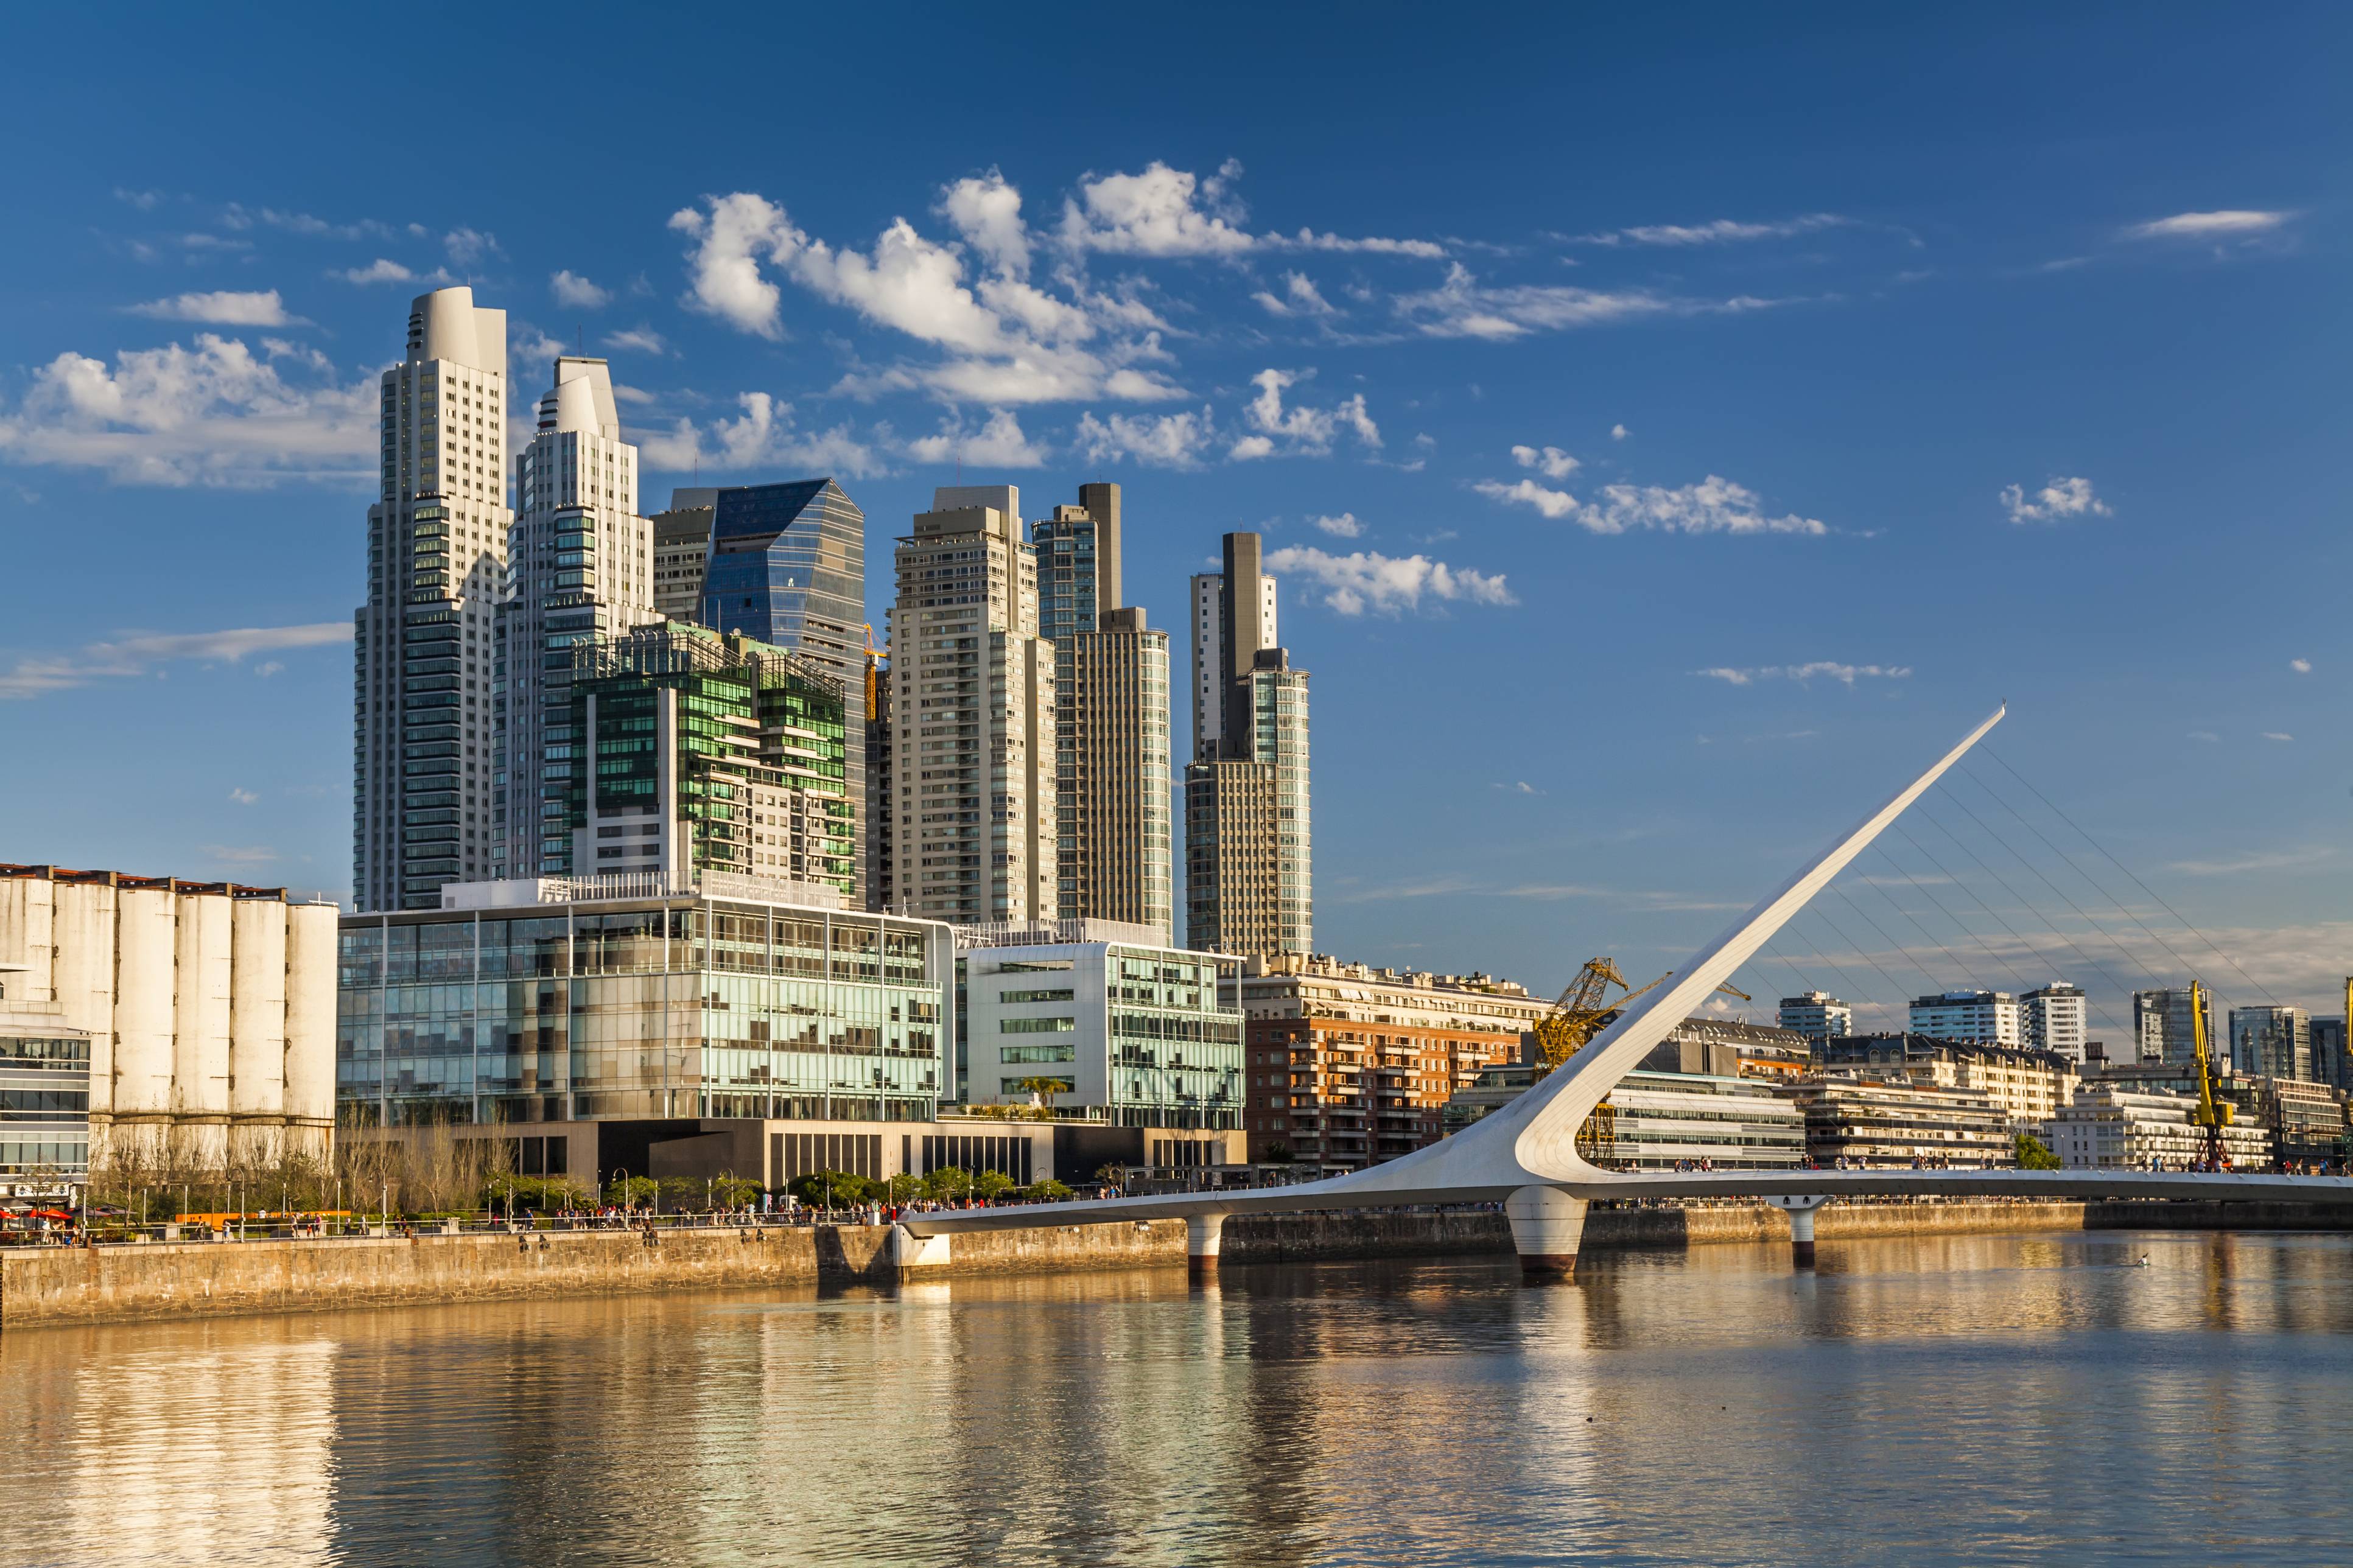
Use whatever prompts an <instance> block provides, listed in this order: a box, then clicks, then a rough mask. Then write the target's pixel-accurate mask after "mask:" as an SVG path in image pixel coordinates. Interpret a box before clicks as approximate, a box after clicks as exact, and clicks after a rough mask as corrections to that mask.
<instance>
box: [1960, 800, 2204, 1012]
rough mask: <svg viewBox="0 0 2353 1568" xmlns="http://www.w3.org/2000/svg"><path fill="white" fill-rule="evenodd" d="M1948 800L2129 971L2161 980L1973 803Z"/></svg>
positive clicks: (2054, 928)
mask: <svg viewBox="0 0 2353 1568" xmlns="http://www.w3.org/2000/svg"><path fill="white" fill-rule="evenodd" d="M1979 787H1980V788H1982V787H1983V784H1982V781H1980V784H1979ZM1988 793H1990V792H1988ZM1945 798H1946V799H1947V800H1949V801H1951V802H1952V803H1953V804H1954V805H1957V806H1959V807H1960V808H1961V813H1962V815H1963V816H1967V817H1968V819H1969V820H1970V821H1971V822H1974V823H1976V824H1977V825H1978V827H1979V828H1981V829H1983V830H1984V833H1985V835H1986V837H1989V838H1990V839H1992V840H1993V841H1994V842H1995V843H1996V844H1999V845H2000V846H2001V847H2003V848H2004V849H2007V850H2009V851H2010V857H2011V858H2013V859H2015V860H2016V861H2017V862H2018V863H2019V864H2020V865H2021V866H2023V867H2025V868H2027V869H2028V870H2030V871H2031V872H2033V873H2034V875H2035V878H2036V879H2037V880H2039V881H2040V882H2042V885H2043V886H2044V887H2046V888H2048V889H2051V890H2052V892H2054V893H2056V894H2058V895H2059V898H2060V900H2061V901H2062V902H2063V903H2064V904H2065V905H2066V906H2067V907H2068V908H2069V909H2071V910H2074V911H2075V913H2076V914H2077V916H2079V917H2080V918H2081V919H2082V920H2083V921H2084V924H2085V925H2088V926H2090V927H2091V928H2092V929H2093V930H2094V931H2098V932H2099V933H2100V935H2101V936H2103V937H2104V938H2105V939H2106V940H2107V943H2108V945H2109V946H2110V947H2113V948H2115V949H2116V955H2117V956H2118V957H2120V958H2122V959H2123V960H2124V961H2125V967H2126V969H2127V970H2130V971H2131V972H2133V973H2137V974H2143V975H2147V976H2148V977H2149V978H2151V979H2156V978H2158V976H2157V974H2156V972H2155V971H2153V970H2151V969H2150V968H2149V966H2148V965H2147V963H2143V962H2142V961H2141V960H2139V959H2137V958H2135V957H2134V956H2133V955H2132V953H2131V952H2128V951H2127V950H2126V947H2125V944H2124V943H2123V942H2118V941H2117V940H2116V933H2115V932H2113V931H2110V930H2108V928H2107V927H2105V926H2104V925H2102V924H2101V923H2100V922H2099V921H2096V920H2094V918H2093V917H2092V916H2091V914H2090V913H2089V912H2088V911H2086V910H2084V906H2083V905H2081V904H2079V903H2077V902H2076V901H2075V900H2073V899H2071V898H2069V897H2068V896H2067V894H2066V891H2065V890H2064V889H2062V888H2061V887H2060V886H2059V884H2058V883H2056V882H2054V881H2052V879H2050V878H2049V877H2047V876H2045V875H2043V871H2042V867H2040V866H2037V865H2036V864H2035V863H2034V862H2033V861H2032V860H2031V859H2029V858H2027V857H2026V856H2024V855H2022V854H2021V853H2020V852H2019V848H2018V846H2016V845H2014V844H2012V843H2011V842H2010V840H2009V839H2007V838H2004V837H2002V836H2001V835H2000V834H1999V833H1996V832H1995V831H1994V830H1993V828H1992V827H1991V826H1989V824H1988V823H1987V822H1986V819H1985V818H1984V817H1982V816H1978V814H1977V813H1976V812H1975V811H1972V810H1970V809H1969V803H1968V801H1965V800H1963V799H1962V798H1961V797H1960V796H1959V795H1957V794H1955V793H1954V792H1952V791H1951V790H1949V789H1948V790H1947V791H1946V792H1945ZM1995 798H1996V799H2000V796H1996V797H1995ZM2030 907H2031V906H2030ZM2052 929H2053V930H2056V929H2057V928H2056V927H2055V926H2054V927H2053V928H2052Z"/></svg>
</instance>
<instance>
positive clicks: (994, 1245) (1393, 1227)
mask: <svg viewBox="0 0 2353 1568" xmlns="http://www.w3.org/2000/svg"><path fill="white" fill-rule="evenodd" d="M969 1212H977V1213H986V1212H990V1211H985V1210H984V1211H969ZM1005 1212H1011V1211H1005ZM1811 1217H1814V1219H1815V1225H1816V1234H1817V1235H1818V1237H1820V1239H1821V1240H1822V1241H1825V1242H1829V1243H1831V1244H1833V1245H1836V1244H1838V1243H1841V1242H1844V1241H1854V1240H1862V1239H1869V1238H1884V1237H1938V1236H1965V1235H1995V1234H2011V1233H2031V1232H2046V1233H2047V1232H2070V1231H2087V1230H2089V1231H2102V1230H2121V1229H2159V1230H2242V1231H2259V1230H2340V1229H2353V1209H2348V1208H2343V1207H2337V1206H2321V1207H2316V1206H2313V1205H2299V1204H2280V1203H2238V1204H2217V1203H2196V1202H2185V1203H2150V1202H2123V1203H2091V1204H2085V1203H2081V1202H2063V1201H2010V1202H1986V1201H1977V1202H1969V1201H1961V1202H1916V1203H1848V1204H1836V1205H1830V1206H1828V1207H1825V1208H1824V1209H1822V1210H1821V1211H1820V1214H1819V1215H1817V1216H1811ZM655 1235H656V1241H655V1243H654V1244H653V1245H649V1244H648V1242H647V1241H646V1238H645V1236H644V1234H643V1233H641V1232H636V1231H624V1230H611V1229H580V1230H537V1231H532V1232H528V1233H522V1234H510V1233H507V1232H505V1231H503V1230H495V1229H494V1230H488V1231H469V1232H462V1233H459V1234H442V1233H440V1232H438V1231H427V1232H423V1233H420V1234H417V1235H416V1236H413V1237H407V1236H401V1235H397V1234H396V1235H391V1236H364V1237H306V1238H301V1239H273V1240H261V1241H245V1242H218V1241H216V1242H157V1243H146V1244H121V1243H116V1244H103V1245H100V1246H97V1247H11V1248H7V1249H5V1250H0V1331H26V1330H31V1329H37V1328H41V1327H46V1326H53V1325H57V1324H63V1323H103V1322H130V1321H141V1320H150V1319H157V1318H185V1317H214V1316H238V1315H249V1314H255V1313H272V1312H304V1311H324V1310H345V1309H350V1308H361V1307H397V1306H416V1305H430V1304H433V1303H437V1302H448V1301H464V1300H500V1299H531V1300H572V1299H578V1298H584V1297H590V1296H602V1295H635V1294H660V1293H668V1292H680V1291H698V1290H714V1289H722V1290H746V1291H761V1292H766V1293H768V1294H770V1295H774V1294H776V1293H777V1292H780V1291H789V1290H794V1289H805V1288H808V1287H813V1286H820V1285H823V1286H832V1287H840V1286H851V1285H894V1284H898V1283H902V1282H906V1281H913V1280H921V1279H949V1278H957V1279H961V1278H969V1277H976V1276H987V1275H1005V1274H1059V1273H1081V1272H1087V1271H1091V1270H1099V1269H1118V1268H1162V1267H1170V1266H1175V1265H1179V1264H1183V1263H1185V1262H1186V1260H1187V1226H1185V1224H1184V1223H1183V1222H1182V1221H1181V1220H1177V1219H1159V1220H1149V1221H1142V1222H1138V1221H1134V1220H1132V1219H1121V1220H1118V1221H1116V1222H1106V1223H1096V1224H1084V1225H1076V1224H1063V1225H1058V1226H1038V1225H1035V1224H1032V1225H1029V1226H1020V1227H1018V1228H1009V1229H1003V1230H997V1231H989V1232H978V1233H970V1234H966V1235H965V1236H963V1237H959V1238H958V1241H957V1243H956V1245H955V1250H954V1251H953V1253H952V1254H951V1255H950V1257H949V1258H947V1260H945V1261H944V1263H938V1264H935V1265H933V1266H929V1267H923V1268H908V1267H906V1266H905V1265H904V1264H903V1263H902V1261H901V1258H900V1256H899V1253H898V1250H897V1248H896V1247H895V1246H894V1237H893V1235H892V1227H891V1226H872V1225H803V1226H786V1225H765V1226H664V1227H662V1228H661V1229H660V1230H659V1231H657V1232H656V1233H655ZM1585 1237H1586V1238H1585V1247H1586V1248H1587V1249H1588V1251H1592V1252H1613V1251H1639V1250H1649V1251H1665V1252H1673V1251H1679V1250H1683V1249H1684V1248H1689V1247H1713V1246H1727V1245H1742V1244H1751V1245H1753V1244H1757V1243H1767V1242H1770V1243H1779V1244H1783V1245H1785V1246H1786V1245H1787V1244H1788V1242H1789V1241H1790V1240H1791V1239H1792V1226H1791V1222H1790V1216H1789V1215H1787V1214H1786V1213H1784V1212H1783V1211H1781V1210H1778V1209H1776V1208H1774V1207H1772V1206H1770V1205H1763V1204H1752V1203H1716V1204H1694V1205H1678V1204H1650V1205H1620V1206H1599V1207H1596V1208H1595V1209H1594V1210H1592V1212H1591V1214H1590V1215H1589V1216H1588V1221H1587V1227H1586V1233H1585ZM1225 1244H1226V1251H1225V1259H1226V1261H1227V1262H1228V1263H1230V1264H1233V1265H1238V1266H1239V1265H1250V1264H1280V1263H1296V1262H1303V1261H1314V1260H1335V1259H1385V1258H1387V1259H1398V1258H1430V1257H1454V1258H1473V1257H1482V1256H1488V1255H1494V1254H1502V1253H1509V1252H1511V1251H1512V1250H1513V1243H1512V1232H1511V1227H1510V1225H1509V1222H1508V1220H1507V1218H1506V1216H1505V1215H1504V1214H1503V1213H1502V1212H1500V1210H1499V1209H1497V1208H1495V1207H1493V1206H1470V1207H1457V1208H1452V1209H1445V1210H1432V1209H1421V1210H1404V1209H1400V1210H1387V1211H1385V1210H1354V1211H1340V1212H1324V1213H1306V1214H1276V1215H1249V1216H1241V1217H1237V1218H1236V1219H1235V1220H1234V1221H1233V1222H1232V1223H1231V1224H1230V1225H1229V1226H1228V1227H1227V1229H1226V1232H1225Z"/></svg>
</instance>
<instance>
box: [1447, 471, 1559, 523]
mask: <svg viewBox="0 0 2353 1568" xmlns="http://www.w3.org/2000/svg"><path fill="white" fill-rule="evenodd" d="M1471 488H1472V489H1474V490H1477V491H1478V492H1479V493H1480V494H1481V495H1482V496H1485V497H1487V498H1488V499H1489V500H1499V501H1502V502H1503V503H1504V504H1505V505H1506V506H1513V505H1518V506H1532V507H1534V508H1535V509H1536V510H1538V511H1540V512H1542V513H1543V514H1544V515H1545V516H1546V517H1552V518H1561V517H1567V516H1568V515H1569V514H1570V513H1572V512H1574V511H1576V510H1577V498H1576V497H1575V496H1573V495H1571V494H1569V493H1568V492H1567V490H1556V489H1547V488H1546V487H1545V486H1543V485H1540V484H1538V483H1536V482H1535V480H1534V479H1522V480H1520V481H1519V482H1517V483H1516V484H1509V485H1507V484H1505V483H1504V482H1503V481H1502V480H1501V479H1481V480H1480V481H1479V482H1478V483H1477V484H1475V485H1472V487H1471Z"/></svg>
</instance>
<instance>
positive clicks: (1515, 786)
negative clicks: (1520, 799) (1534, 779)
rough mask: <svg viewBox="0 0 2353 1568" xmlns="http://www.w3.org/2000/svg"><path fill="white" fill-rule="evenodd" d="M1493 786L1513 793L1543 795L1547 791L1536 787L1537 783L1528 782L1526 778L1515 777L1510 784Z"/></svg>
mask: <svg viewBox="0 0 2353 1568" xmlns="http://www.w3.org/2000/svg"><path fill="white" fill-rule="evenodd" d="M1493 787H1494V788H1496V789H1499V790H1503V791H1504V792H1506V793H1508V794H1511V795H1542V794H1544V793H1545V792H1544V791H1542V790H1540V789H1538V788H1536V786H1535V785H1534V784H1530V783H1528V781H1527V780H1525V779H1515V780H1514V781H1513V782H1512V783H1510V784H1496V785H1494V786H1493Z"/></svg>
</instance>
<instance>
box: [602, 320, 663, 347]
mask: <svg viewBox="0 0 2353 1568" xmlns="http://www.w3.org/2000/svg"><path fill="white" fill-rule="evenodd" d="M605 346H606V347H607V348H608V349H635V350H636V351H637V352H638V353H647V354H666V353H670V345H669V344H668V343H666V342H662V336H661V334H660V333H659V332H658V331H654V330H653V329H652V328H651V327H649V326H646V325H645V324H644V323H642V322H640V323H639V324H638V325H637V326H634V327H631V328H628V330H627V331H618V332H609V333H607V334H606V337H605Z"/></svg>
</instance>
